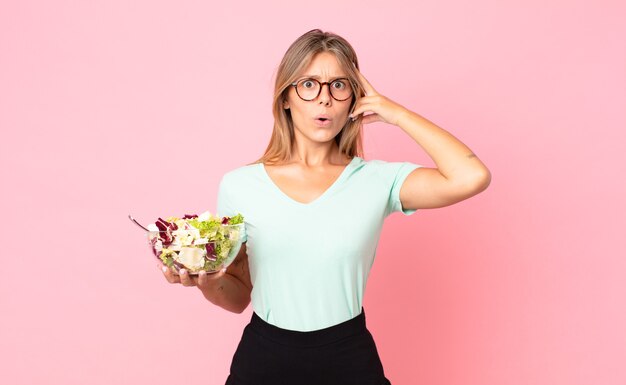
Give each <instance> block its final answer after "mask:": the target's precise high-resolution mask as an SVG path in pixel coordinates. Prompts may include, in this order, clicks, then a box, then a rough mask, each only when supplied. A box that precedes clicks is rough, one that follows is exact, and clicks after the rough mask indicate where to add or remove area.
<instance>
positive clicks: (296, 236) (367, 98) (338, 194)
mask: <svg viewBox="0 0 626 385" xmlns="http://www.w3.org/2000/svg"><path fill="white" fill-rule="evenodd" d="M358 68H359V63H358V60H357V57H356V54H355V52H354V50H353V48H352V46H351V45H350V44H349V43H348V42H347V41H346V40H345V39H343V38H342V37H340V36H337V35H336V34H333V33H329V32H322V31H320V30H312V31H309V32H307V33H306V34H304V35H302V36H301V37H299V38H298V39H297V40H296V41H295V42H294V43H293V44H292V45H291V46H290V47H289V49H288V50H287V52H286V53H285V56H284V57H283V59H282V62H281V63H280V66H279V68H278V72H277V75H276V83H275V94H274V103H273V113H274V119H275V123H274V129H273V132H272V137H271V140H270V143H269V145H268V147H267V149H266V151H265V154H264V155H263V156H262V157H261V158H260V159H259V160H257V161H256V162H254V163H251V164H248V165H245V166H242V167H239V168H237V169H234V170H232V171H229V172H227V173H226V174H225V175H224V176H223V178H222V180H221V182H220V186H219V193H218V205H217V212H218V213H219V214H220V215H223V216H230V215H234V214H236V213H241V214H242V215H243V216H244V217H245V223H246V236H245V242H244V244H243V245H242V247H241V250H240V252H239V254H238V256H237V258H236V260H235V261H234V262H233V264H232V265H230V266H229V267H228V269H226V270H225V271H222V272H220V273H216V274H201V275H199V276H197V277H196V276H190V275H189V274H188V273H187V272H185V271H181V272H180V275H174V274H173V273H172V272H170V271H169V270H167V269H164V275H165V277H166V279H167V280H168V281H169V282H171V283H181V284H182V285H184V286H196V287H197V288H198V289H200V291H201V292H202V294H203V295H204V296H205V297H206V299H207V300H208V301H210V302H211V303H213V304H215V305H217V306H220V307H222V308H224V309H226V310H229V311H232V312H236V313H241V312H242V311H244V309H246V307H247V306H248V305H249V304H250V302H252V307H253V310H254V311H253V313H252V319H251V320H250V323H249V324H248V325H247V326H246V327H245V329H244V331H243V335H242V338H241V341H240V343H239V346H238V347H237V350H236V352H235V354H234V357H233V361H232V364H231V367H230V375H229V376H228V379H227V380H226V384H229V385H235V384H236V385H243V384H246V385H247V384H255V385H259V384H272V385H276V384H298V385H300V384H315V385H322V384H323V385H329V384H331V385H332V384H337V385H350V384H355V385H357V384H358V385H370V384H371V385H383V384H390V382H389V380H388V379H387V378H386V377H385V374H384V371H383V366H382V363H381V361H380V358H379V355H378V352H377V349H376V344H375V343H374V339H373V337H372V335H371V333H370V332H369V331H368V329H367V327H366V323H365V312H364V309H363V307H362V302H363V293H364V291H365V286H366V282H367V278H368V275H369V271H370V268H371V267H372V264H373V262H374V257H375V252H376V246H377V243H378V239H379V235H380V232H381V228H382V225H383V221H384V219H385V218H386V217H387V216H388V215H390V214H392V213H394V212H402V213H403V214H405V215H411V214H413V213H414V212H415V211H416V210H417V209H426V208H437V207H443V206H448V205H451V204H454V203H456V202H459V201H462V200H464V199H467V198H469V197H471V196H473V195H476V194H478V193H479V192H481V191H483V190H484V189H485V188H487V186H488V185H489V183H490V178H491V177H490V172H489V170H488V169H487V167H485V165H484V164H483V163H482V162H481V161H480V160H479V159H478V157H476V155H474V154H473V153H472V151H471V150H470V149H469V148H468V147H467V146H466V145H464V144H463V143H461V142H460V141H459V140H458V139H456V138H455V137H454V136H452V135H451V134H449V133H448V132H447V131H445V130H443V129H442V128H440V127H438V126H436V125H435V124H433V123H431V122H430V121H428V120H426V119H425V118H423V117H421V116H420V115H418V114H417V113H415V112H412V111H410V110H408V109H406V108H405V107H403V106H401V105H399V104H397V103H395V102H394V101H392V100H391V99H389V98H387V97H385V96H383V95H381V94H379V93H378V92H377V91H376V90H375V89H374V88H373V87H372V85H371V84H370V83H369V82H368V81H367V80H366V79H365V77H364V76H363V75H362V74H361V73H360V72H359V69H358ZM375 121H383V122H386V123H389V124H391V125H394V126H397V127H399V128H400V129H402V130H403V131H404V132H405V133H406V134H407V135H408V136H409V137H410V138H411V140H413V141H414V142H416V143H417V144H419V145H420V146H421V147H422V148H423V149H424V150H425V151H426V153H427V154H428V155H429V156H430V157H431V158H432V159H433V161H434V162H435V164H436V165H437V168H426V167H422V166H420V165H417V164H413V163H411V162H386V161H383V160H365V159H363V152H362V147H361V130H362V127H363V125H364V124H367V123H371V122H375ZM407 140H408V138H407Z"/></svg>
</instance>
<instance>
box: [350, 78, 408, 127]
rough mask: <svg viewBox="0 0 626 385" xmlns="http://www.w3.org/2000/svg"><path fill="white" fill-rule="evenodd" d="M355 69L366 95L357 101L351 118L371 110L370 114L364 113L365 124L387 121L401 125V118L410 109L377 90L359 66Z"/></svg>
mask: <svg viewBox="0 0 626 385" xmlns="http://www.w3.org/2000/svg"><path fill="white" fill-rule="evenodd" d="M354 71H356V73H357V75H358V77H359V80H360V81H361V84H362V85H363V89H364V91H365V96H364V97H362V98H361V99H359V100H358V101H357V103H356V104H355V106H354V110H353V111H352V114H350V118H352V119H353V120H354V119H355V118H356V116H357V115H359V114H364V113H365V112H371V114H369V115H365V114H364V115H363V120H362V121H363V124H368V123H372V122H385V123H389V124H393V125H396V126H397V125H399V120H400V118H401V117H402V115H404V114H405V113H406V112H408V110H407V109H406V108H404V107H403V106H401V105H399V104H398V103H396V102H394V101H393V100H391V99H389V98H387V97H386V96H383V95H381V94H379V93H378V92H376V90H375V89H374V87H372V85H371V84H370V83H369V82H368V81H367V79H365V76H363V74H361V72H360V71H359V70H358V69H357V68H354Z"/></svg>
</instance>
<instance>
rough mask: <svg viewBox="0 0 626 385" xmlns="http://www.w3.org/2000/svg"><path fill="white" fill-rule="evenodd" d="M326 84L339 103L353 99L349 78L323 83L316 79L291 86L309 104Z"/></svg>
mask: <svg viewBox="0 0 626 385" xmlns="http://www.w3.org/2000/svg"><path fill="white" fill-rule="evenodd" d="M325 84H328V90H329V91H330V96H332V97H333V99H335V100H337V101H340V102H342V101H344V100H348V99H350V98H351V97H352V86H351V85H350V79H348V78H339V79H335V80H331V81H329V82H322V83H320V82H319V81H318V80H316V79H311V78H309V79H302V80H300V81H297V82H293V83H291V85H292V86H294V87H295V88H296V93H297V94H298V96H299V97H300V99H302V100H306V101H307V102H310V101H311V100H314V99H315V98H317V97H318V96H319V94H320V93H321V92H322V87H323V86H324V85H325Z"/></svg>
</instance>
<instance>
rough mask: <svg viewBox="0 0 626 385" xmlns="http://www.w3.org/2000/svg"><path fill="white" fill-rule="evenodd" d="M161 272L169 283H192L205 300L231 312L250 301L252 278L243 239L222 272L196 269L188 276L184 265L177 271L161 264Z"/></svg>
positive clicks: (187, 284) (238, 310)
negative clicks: (195, 272)
mask: <svg viewBox="0 0 626 385" xmlns="http://www.w3.org/2000/svg"><path fill="white" fill-rule="evenodd" d="M163 274H164V275H165V278H166V279H167V281H168V282H170V283H180V284H182V285H183V286H196V287H197V288H198V289H200V291H201V292H202V295H204V298H206V299H207V300H208V301H209V302H211V303H212V304H214V305H217V306H219V307H221V308H223V309H226V310H228V311H231V312H233V313H241V312H243V311H244V310H245V309H246V308H247V307H248V304H250V293H251V292H252V282H251V280H250V270H249V268H248V254H247V253H246V244H245V243H243V244H242V245H241V249H239V253H238V254H237V257H235V260H234V261H233V263H232V264H230V266H228V268H227V269H226V271H225V272H222V271H220V272H218V273H213V274H206V273H204V272H200V274H199V275H198V276H192V275H189V274H188V273H187V272H186V271H185V270H184V269H183V270H181V271H180V275H177V274H174V273H173V272H171V271H170V270H169V269H167V268H165V269H163Z"/></svg>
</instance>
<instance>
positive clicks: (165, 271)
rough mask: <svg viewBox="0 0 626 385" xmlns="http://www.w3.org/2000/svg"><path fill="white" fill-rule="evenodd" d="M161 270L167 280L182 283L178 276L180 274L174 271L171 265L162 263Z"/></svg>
mask: <svg viewBox="0 0 626 385" xmlns="http://www.w3.org/2000/svg"><path fill="white" fill-rule="evenodd" d="M161 271H162V272H163V275H164V276H165V279H166V280H167V282H169V283H180V279H179V278H178V276H177V275H176V274H174V273H172V270H171V269H170V268H169V267H167V266H165V265H161Z"/></svg>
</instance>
